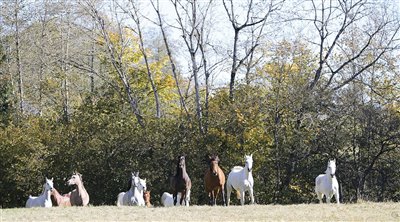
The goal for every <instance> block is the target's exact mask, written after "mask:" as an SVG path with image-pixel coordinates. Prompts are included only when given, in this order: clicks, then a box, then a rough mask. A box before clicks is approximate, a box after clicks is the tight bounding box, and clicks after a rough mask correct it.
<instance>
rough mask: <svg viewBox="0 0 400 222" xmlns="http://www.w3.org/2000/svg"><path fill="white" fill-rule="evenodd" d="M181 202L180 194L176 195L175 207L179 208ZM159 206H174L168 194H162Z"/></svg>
mask: <svg viewBox="0 0 400 222" xmlns="http://www.w3.org/2000/svg"><path fill="white" fill-rule="evenodd" d="M180 202H181V193H179V192H178V193H177V195H176V206H180V205H181V204H180ZM161 204H162V205H163V206H164V207H173V206H174V197H173V195H172V194H170V193H168V192H164V193H163V195H162V196H161Z"/></svg>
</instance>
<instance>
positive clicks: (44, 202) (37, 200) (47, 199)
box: [25, 178, 53, 207]
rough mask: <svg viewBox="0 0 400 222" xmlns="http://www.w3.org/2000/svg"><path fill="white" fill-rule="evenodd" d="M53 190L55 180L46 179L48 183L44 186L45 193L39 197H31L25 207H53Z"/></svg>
mask: <svg viewBox="0 0 400 222" xmlns="http://www.w3.org/2000/svg"><path fill="white" fill-rule="evenodd" d="M52 190H53V178H51V179H50V180H49V179H47V178H46V182H45V183H44V184H43V192H42V194H41V195H40V196H38V197H33V196H31V195H29V198H28V200H27V201H26V204H25V207H52V206H53V204H52V202H51V191H52Z"/></svg>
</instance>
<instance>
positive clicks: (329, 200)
mask: <svg viewBox="0 0 400 222" xmlns="http://www.w3.org/2000/svg"><path fill="white" fill-rule="evenodd" d="M332 196H333V194H331V193H328V194H325V197H326V203H327V204H330V203H331V198H332Z"/></svg>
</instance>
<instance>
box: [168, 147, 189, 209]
mask: <svg viewBox="0 0 400 222" xmlns="http://www.w3.org/2000/svg"><path fill="white" fill-rule="evenodd" d="M170 185H171V188H172V191H173V192H172V194H173V197H174V205H176V202H177V195H178V193H181V194H182V195H181V196H182V198H181V200H180V205H182V202H183V201H185V205H186V206H189V201H190V189H191V188H192V181H191V180H190V178H189V175H188V174H187V172H186V163H185V156H183V155H181V156H179V157H178V161H177V164H176V174H175V176H172V177H171V178H170Z"/></svg>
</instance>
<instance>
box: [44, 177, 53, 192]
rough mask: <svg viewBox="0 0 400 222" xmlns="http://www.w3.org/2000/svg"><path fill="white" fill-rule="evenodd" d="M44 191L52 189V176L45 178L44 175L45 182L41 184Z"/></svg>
mask: <svg viewBox="0 0 400 222" xmlns="http://www.w3.org/2000/svg"><path fill="white" fill-rule="evenodd" d="M43 186H44V190H45V191H50V192H51V191H53V189H54V184H53V178H51V179H47V177H46V183H45V184H44V185H43Z"/></svg>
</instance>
